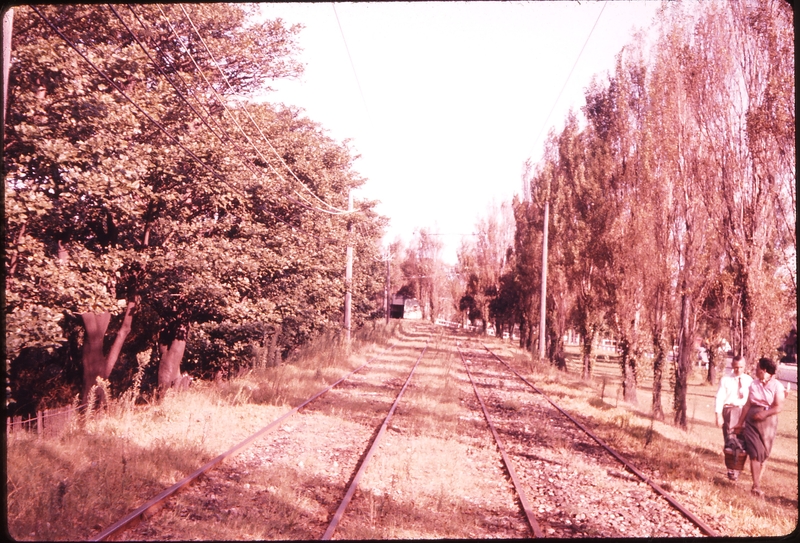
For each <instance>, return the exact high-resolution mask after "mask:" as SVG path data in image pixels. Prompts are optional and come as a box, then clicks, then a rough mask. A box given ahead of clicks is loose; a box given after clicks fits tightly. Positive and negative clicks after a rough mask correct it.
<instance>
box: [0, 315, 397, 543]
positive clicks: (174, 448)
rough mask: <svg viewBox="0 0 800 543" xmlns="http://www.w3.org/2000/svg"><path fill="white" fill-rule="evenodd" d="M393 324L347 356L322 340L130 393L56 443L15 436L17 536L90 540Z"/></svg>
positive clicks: (12, 513)
mask: <svg viewBox="0 0 800 543" xmlns="http://www.w3.org/2000/svg"><path fill="white" fill-rule="evenodd" d="M392 324H393V325H392V326H390V327H388V328H386V327H384V326H381V325H375V326H373V325H369V326H368V327H365V328H364V329H362V330H361V331H359V333H357V334H355V337H354V339H353V342H352V344H351V346H350V348H349V349H347V348H345V346H343V345H342V344H341V342H339V341H338V340H337V339H336V338H334V337H323V338H321V339H320V341H318V342H316V343H315V344H312V345H310V346H308V347H307V348H306V349H304V351H303V352H302V353H299V355H298V356H295V357H293V359H291V360H290V361H289V362H288V363H284V364H282V365H280V366H278V367H274V368H267V369H263V370H258V371H251V372H248V373H246V374H244V375H241V376H239V377H237V378H235V379H232V380H230V381H225V382H219V383H210V382H199V383H195V384H194V385H193V386H192V388H191V389H189V390H187V391H183V392H179V393H175V392H172V391H170V392H168V393H167V394H166V395H165V396H164V397H163V398H162V399H161V400H159V401H158V402H156V403H152V404H146V405H138V406H134V404H133V398H134V397H135V396H136V395H137V394H135V393H134V392H135V391H129V392H130V393H126V394H124V395H123V396H122V397H120V398H119V399H118V400H117V401H112V402H111V403H110V404H109V406H108V408H107V409H105V410H103V411H101V412H99V413H94V414H93V416H91V417H89V418H87V419H83V418H81V419H76V422H75V424H73V425H72V427H71V428H70V429H69V430H68V431H66V432H65V433H63V434H62V435H60V436H58V437H53V438H39V437H38V436H36V434H34V433H29V434H26V433H14V434H12V435H10V436H8V439H7V441H6V453H7V481H8V482H7V515H8V517H7V518H8V529H9V534H10V535H11V536H12V537H13V538H14V539H17V540H35V541H42V540H73V541H74V540H83V539H87V538H89V537H91V536H92V535H93V534H95V533H97V532H99V531H100V530H101V529H102V528H105V527H107V526H109V525H110V524H112V523H113V522H115V521H116V520H118V519H119V518H121V517H122V516H123V515H124V514H126V513H128V512H129V511H131V510H133V509H135V508H136V507H138V506H139V505H141V504H142V503H144V502H145V501H146V500H148V499H150V498H152V497H153V496H154V495H155V494H157V493H158V492H160V491H162V490H164V489H165V488H167V487H169V486H171V485H173V484H174V483H176V482H177V481H179V480H180V479H182V478H183V477H185V476H186V475H188V474H189V473H191V472H192V471H194V470H195V469H197V468H198V467H199V466H200V465H202V464H203V463H205V462H207V461H208V460H210V459H212V458H214V457H215V456H217V455H219V454H220V453H222V452H224V451H226V450H228V449H229V448H231V447H233V446H234V445H236V444H237V443H239V442H241V441H242V440H243V439H245V438H246V437H247V436H249V435H251V434H253V433H254V432H256V431H257V430H259V429H260V428H262V427H264V426H266V425H267V424H268V423H270V422H272V421H273V420H275V419H276V418H278V417H279V416H280V415H282V414H283V413H285V412H286V411H288V410H289V409H290V407H293V406H295V405H297V404H298V403H299V402H300V401H302V400H304V399H306V398H308V397H309V396H311V395H312V394H314V393H315V392H318V391H319V390H321V389H322V388H324V387H325V386H326V385H328V384H330V383H331V382H333V381H334V380H335V379H337V378H339V377H341V376H342V375H343V374H345V373H346V372H348V371H350V370H351V369H354V368H356V367H358V366H359V365H361V364H363V363H364V361H366V360H367V359H368V357H370V356H372V355H374V354H375V353H377V352H378V351H380V350H382V349H384V348H385V343H386V341H387V340H389V339H390V338H391V337H392V336H393V335H395V336H396V335H397V334H398V331H397V330H396V326H394V323H392ZM281 486H286V487H289V486H291V485H290V484H289V483H287V484H286V485H281ZM223 539H225V538H223Z"/></svg>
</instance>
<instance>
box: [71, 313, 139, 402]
mask: <svg viewBox="0 0 800 543" xmlns="http://www.w3.org/2000/svg"><path fill="white" fill-rule="evenodd" d="M135 307H136V303H135V302H128V305H127V307H126V308H125V315H124V317H123V318H122V325H121V326H120V328H119V331H118V332H117V336H116V337H115V338H114V343H113V344H112V345H111V349H110V350H109V352H108V355H103V340H104V338H105V335H106V330H107V329H108V323H109V322H110V321H111V313H109V312H108V311H106V312H104V313H100V314H96V313H82V314H81V319H82V320H83V327H84V330H85V334H84V338H83V354H82V360H81V362H82V365H83V401H84V402H86V401H87V399H88V397H89V390H90V389H91V388H92V387H93V386H94V385H95V384H96V383H97V378H98V377H102V378H103V379H108V377H109V375H111V370H112V369H114V364H116V363H117V360H118V359H119V353H120V352H121V351H122V344H123V343H125V339H127V337H128V334H130V332H131V323H132V322H133V310H134V308H135ZM101 390H102V389H101ZM100 394H103V393H102V392H100ZM98 400H99V401H100V402H101V403H104V402H105V401H106V400H107V398H105V397H98Z"/></svg>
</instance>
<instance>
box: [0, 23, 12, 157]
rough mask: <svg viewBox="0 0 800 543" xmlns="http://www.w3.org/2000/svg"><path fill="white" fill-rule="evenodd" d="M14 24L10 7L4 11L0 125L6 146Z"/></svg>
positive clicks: (2, 138) (2, 139)
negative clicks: (9, 72) (7, 105)
mask: <svg viewBox="0 0 800 543" xmlns="http://www.w3.org/2000/svg"><path fill="white" fill-rule="evenodd" d="M13 26H14V8H9V9H8V10H7V11H6V12H5V13H3V56H2V59H0V60H2V76H3V110H2V112H0V125H2V134H0V136H2V137H1V138H0V141H2V142H3V148H5V137H6V102H7V101H8V69H9V66H11V30H12V28H13Z"/></svg>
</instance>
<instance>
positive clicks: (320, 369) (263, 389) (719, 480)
mask: <svg viewBox="0 0 800 543" xmlns="http://www.w3.org/2000/svg"><path fill="white" fill-rule="evenodd" d="M392 324H393V326H392V327H390V328H388V329H387V328H384V327H383V326H382V325H381V324H377V325H375V326H372V325H370V327H369V328H368V329H364V330H362V331H361V332H360V333H359V334H357V335H356V337H355V338H354V341H353V343H352V345H351V347H350V349H347V348H345V346H344V345H342V344H341V343H340V342H339V341H338V340H337V339H336V338H335V337H326V338H321V339H320V341H318V342H317V343H316V344H314V345H312V346H309V347H308V348H307V349H305V350H304V351H303V352H302V353H298V354H297V355H296V356H295V357H293V358H292V359H291V360H289V361H287V363H285V364H283V365H280V366H277V367H273V368H266V369H262V370H257V371H251V372H249V373H246V374H244V375H241V376H239V377H237V378H236V379H232V380H231V381H225V382H220V383H196V384H195V385H194V386H193V387H192V388H191V389H190V390H188V391H184V392H181V393H169V394H167V395H166V396H165V397H164V398H162V399H161V400H160V401H159V402H157V403H152V404H146V405H138V406H134V405H133V402H132V401H131V398H132V396H133V395H132V394H130V395H128V396H126V397H125V398H124V399H120V400H119V401H117V402H113V403H112V404H111V405H110V406H109V408H108V409H107V410H105V411H103V412H101V413H97V414H96V415H95V416H94V417H92V418H91V419H90V420H87V421H84V422H82V423H78V424H75V425H74V426H73V427H72V428H71V429H70V430H69V431H67V432H66V433H64V434H63V435H61V436H60V437H57V438H41V439H40V438H38V437H37V436H36V435H34V434H31V435H26V434H14V435H12V436H9V439H8V441H7V504H8V508H7V514H8V526H9V531H10V535H11V536H12V537H14V538H15V539H18V540H83V539H87V538H88V537H91V536H92V535H93V534H95V533H97V532H98V531H100V530H101V529H102V528H105V527H107V526H109V525H110V524H111V523H112V522H114V521H116V520H118V519H119V518H120V517H121V516H122V515H124V514H125V513H127V512H128V511H130V510H132V509H134V508H135V507H137V506H139V505H141V504H142V503H143V502H144V501H145V500H147V499H149V498H151V497H152V496H154V495H155V494H157V493H158V492H160V491H161V490H163V489H164V488H166V487H168V486H170V485H171V484H173V483H175V482H176V481H178V480H180V479H181V478H183V477H184V476H186V475H187V474H188V473H190V472H191V471H193V470H194V469H196V468H197V467H198V466H199V465H201V464H202V463H204V462H205V461H207V460H210V459H211V458H213V457H215V456H216V455H218V454H220V453H221V452H224V451H226V450H228V449H229V448H230V447H232V446H233V445H235V444H237V443H239V442H240V441H241V440H243V439H244V438H246V437H247V436H249V435H251V434H252V433H254V432H255V431H257V430H258V429H260V428H262V427H264V426H265V425H266V424H268V423H270V422H272V421H273V420H275V419H276V418H278V417H279V416H280V415H282V414H283V413H285V412H286V411H288V410H289V409H290V408H291V407H294V406H296V405H298V404H299V403H300V401H302V400H304V399H306V398H308V397H309V396H311V395H312V394H314V393H316V392H318V391H319V390H321V389H322V388H324V387H325V386H327V385H328V384H330V383H332V382H333V381H334V380H335V379H338V378H339V377H341V376H342V375H344V374H346V373H347V372H349V371H351V370H352V369H354V368H356V367H358V366H360V365H362V364H363V363H364V362H365V361H367V360H368V359H369V358H371V357H372V356H373V355H375V354H376V353H378V352H380V351H381V350H383V349H384V348H385V346H386V343H387V342H390V341H391V342H402V343H403V346H404V347H403V349H404V350H403V354H401V353H399V352H396V353H392V356H390V357H382V358H387V359H388V361H387V362H386V365H385V367H383V369H379V370H377V371H379V372H384V373H385V375H387V376H388V375H389V373H388V372H390V371H391V368H392V364H394V365H396V366H397V367H398V368H399V367H400V366H403V367H408V364H409V361H408V360H407V359H406V357H404V356H403V355H404V354H406V353H408V352H411V350H410V349H411V348H417V347H420V348H421V347H422V345H423V344H424V341H425V339H426V338H425V337H424V335H422V334H421V332H417V331H415V329H414V326H412V325H410V324H409V323H401V324H400V325H399V326H398V325H397V323H394V322H393V323H392ZM451 341H452V340H451V339H447V338H446V337H442V336H434V338H432V340H431V341H430V344H429V351H428V354H426V356H425V358H423V360H422V362H421V363H420V366H419V368H418V369H417V372H418V375H417V376H416V377H415V378H414V379H413V380H412V382H411V385H410V386H409V388H408V389H407V391H406V396H405V399H404V401H403V402H402V403H401V404H400V407H399V408H398V410H397V412H396V413H395V418H394V419H393V422H392V425H391V428H390V430H389V432H388V433H387V434H386V438H385V441H386V442H385V443H384V444H383V445H381V450H380V451H379V454H376V455H375V457H373V460H372V464H371V465H370V466H369V468H368V469H367V472H366V474H365V477H364V479H362V481H361V485H360V486H359V491H358V492H357V494H356V498H355V499H354V501H353V503H352V504H351V506H350V507H351V509H348V515H347V516H346V517H347V519H349V520H347V521H345V522H343V524H342V525H341V526H340V529H339V530H337V537H358V538H374V539H405V538H418V537H437V535H436V534H442V535H440V537H442V536H444V534H446V536H447V537H462V538H472V537H476V536H479V537H483V536H485V534H486V533H494V531H493V530H494V527H493V526H490V525H488V524H486V522H487V521H486V519H484V518H483V516H482V511H486V510H489V509H491V510H493V511H495V512H498V513H497V514H498V515H500V516H502V515H505V514H508V516H509V518H510V516H511V515H515V514H518V506H517V505H516V504H515V503H513V502H510V501H509V498H508V495H507V494H504V493H503V492H505V491H504V490H503V489H502V488H501V486H502V484H504V483H502V484H501V485H498V484H497V483H498V482H499V481H503V480H504V477H503V474H502V471H501V469H500V467H499V465H498V463H497V457H496V449H495V447H494V444H493V442H492V441H491V436H490V435H489V434H488V433H487V432H486V431H485V427H484V426H485V423H484V422H483V420H482V418H481V417H479V416H478V415H477V414H475V413H473V412H472V411H471V410H470V409H467V408H466V407H465V404H464V403H463V400H464V399H465V398H469V397H471V396H472V391H471V386H470V385H469V382H468V381H466V380H465V379H466V378H465V376H464V374H463V369H462V366H461V360H460V358H459V357H458V355H457V354H455V353H454V352H453V351H452V349H451V345H452V344H451V343H450V342H451ZM487 341H488V342H489V344H490V346H491V347H492V348H495V347H497V348H498V350H499V352H500V354H501V355H504V356H505V357H507V358H506V359H507V360H510V361H511V362H510V363H511V364H512V366H514V367H515V368H517V369H518V371H520V373H522V374H523V375H525V376H526V377H528V378H529V379H530V380H531V381H532V382H534V383H535V384H536V385H537V386H538V387H539V388H541V389H542V390H543V391H544V392H545V393H546V394H548V395H549V396H550V397H551V398H552V399H553V400H554V401H557V402H558V403H559V404H560V405H561V406H562V407H563V408H565V409H566V410H567V411H569V412H570V413H573V414H576V415H577V416H579V417H580V418H581V420H583V421H585V423H586V424H587V425H589V426H590V427H591V428H592V429H594V430H595V431H596V433H597V434H598V435H599V436H600V437H601V438H602V439H604V440H605V441H606V442H607V443H609V445H611V446H612V447H615V448H617V449H618V450H620V451H621V452H622V453H623V454H624V455H625V456H626V457H627V458H629V459H630V460H631V461H632V462H633V463H634V464H635V465H636V466H637V467H638V468H640V469H642V470H643V471H645V472H646V473H648V474H650V475H651V476H652V477H654V478H655V479H656V480H657V481H659V482H660V483H663V486H664V487H665V488H667V489H668V490H669V491H670V492H672V493H674V495H675V497H676V498H677V499H678V500H679V501H681V502H682V503H685V504H686V505H687V506H688V507H690V508H691V509H693V510H694V511H696V512H697V513H698V514H699V515H700V516H701V517H702V518H707V519H714V520H715V521H716V522H718V524H719V525H721V526H724V527H725V530H726V531H725V535H729V536H742V537H745V536H781V535H786V534H789V533H791V532H792V531H794V529H795V527H796V525H797V517H798V515H797V497H798V490H797V489H798V479H797V475H798V473H797V454H798V451H797V433H798V432H797V422H798V421H797V395H796V392H795V391H792V394H790V396H789V398H788V400H787V402H786V406H785V408H784V411H783V413H781V415H780V416H779V436H778V439H777V440H776V443H775V446H774V449H773V453H772V456H771V458H770V460H769V461H768V463H767V469H766V472H765V475H764V478H763V481H762V487H763V488H764V490H765V492H766V494H767V498H766V500H760V499H754V498H753V497H751V496H750V494H749V488H750V472H749V467H748V468H745V471H744V473H742V478H741V479H740V482H739V483H738V485H733V484H731V483H729V482H728V481H727V479H726V478H725V467H724V464H723V459H722V453H721V450H720V449H721V447H722V443H721V441H722V439H721V431H720V430H719V429H717V428H716V427H715V425H714V422H713V421H714V417H713V395H714V392H715V389H714V388H713V387H710V386H707V385H704V384H702V376H701V375H699V374H698V375H694V376H693V377H692V380H691V382H690V384H691V386H690V392H689V415H690V417H691V419H690V422H689V428H688V429H687V430H686V431H684V430H681V429H679V428H676V427H675V426H673V425H671V424H669V421H670V420H671V417H672V413H671V410H670V407H671V391H670V390H665V391H664V395H663V398H662V404H663V405H664V407H665V409H666V411H667V412H666V420H667V422H661V421H654V420H652V419H651V417H650V416H649V411H650V401H651V398H650V395H651V390H652V389H651V384H650V382H649V381H648V380H647V378H646V377H645V378H643V379H642V380H641V382H640V384H639V404H638V405H629V404H627V403H625V402H623V401H622V400H621V389H620V384H619V376H618V374H619V369H618V368H617V366H616V365H615V364H614V363H612V362H610V361H600V362H598V363H597V365H596V367H595V376H596V377H595V379H594V380H593V381H591V382H588V383H587V382H583V381H581V380H580V372H579V371H577V366H575V365H573V363H572V362H571V365H570V371H569V372H568V373H566V374H564V373H562V372H559V371H557V370H555V369H554V368H552V367H551V366H549V365H548V364H540V363H537V362H532V361H531V358H530V356H529V355H528V354H525V353H520V352H519V351H518V350H517V349H514V348H513V347H512V346H511V345H510V344H509V343H507V342H505V343H503V342H501V341H499V340H492V339H488V340H487ZM405 371H407V370H405ZM382 375H383V374H382ZM381 378H383V377H382V376H381ZM665 385H666V383H665ZM523 404H524V402H520V401H519V400H518V399H517V398H510V399H508V400H506V404H505V405H504V407H505V408H506V409H509V410H511V411H512V412H513V411H515V410H519V409H520V406H521V405H523ZM345 412H346V407H337V408H335V409H333V410H330V411H328V412H326V413H317V414H313V415H312V414H309V415H304V417H317V418H318V419H319V420H316V419H313V420H312V419H309V420H310V422H309V424H310V425H312V427H315V428H317V429H325V428H328V427H330V428H338V429H339V430H337V432H340V433H341V435H338V436H334V435H333V434H331V435H318V436H316V437H317V438H318V439H320V440H321V441H322V440H324V439H328V440H330V441H331V442H338V443H340V444H341V443H342V441H341V439H342V436H346V439H348V440H349V439H352V440H357V439H363V436H362V435H361V434H364V433H365V432H366V433H367V434H368V433H369V432H370V430H368V429H365V428H364V427H363V426H362V425H360V424H358V423H357V421H353V420H351V419H349V415H345ZM298 431H299V430H298ZM330 432H334V430H330ZM337 440H339V441H337ZM552 445H553V446H554V449H558V440H557V439H554V440H553V443H552ZM320 449H324V447H322V446H320ZM320 452H321V451H312V450H309V451H307V452H304V453H302V454H300V455H299V456H292V457H291V458H289V457H287V458H285V459H283V460H282V461H281V463H280V464H277V463H275V464H273V465H272V467H269V466H265V467H263V468H259V467H256V468H253V469H251V470H250V471H248V472H247V473H241V474H239V475H237V477H240V480H239V482H241V483H243V484H247V485H250V489H251V490H252V491H253V492H256V493H257V494H258V495H259V496H261V497H264V500H265V501H264V502H263V503H264V504H265V505H264V508H265V509H264V515H263V516H261V517H250V516H246V515H242V514H240V513H239V511H244V510H246V509H247V507H248V503H249V500H250V497H248V494H246V493H245V494H237V493H225V489H224V488H220V489H217V490H218V491H215V492H217V494H220V495H221V494H222V493H225V496H226V500H227V501H226V505H225V510H224V511H220V510H217V511H216V512H214V513H213V515H217V516H218V517H219V518H215V517H212V520H216V521H217V522H211V523H207V522H206V523H202V526H203V528H202V530H200V529H197V530H196V531H194V532H193V531H191V530H192V528H191V526H192V523H186V524H184V525H188V526H189V528H188V530H189V531H186V532H185V533H181V536H180V537H181V538H185V539H205V540H230V539H252V540H258V539H298V538H304V537H307V536H308V535H307V534H308V533H309V532H308V531H307V530H308V525H309V523H316V524H319V525H321V526H324V524H325V523H326V522H327V520H328V510H327V509H326V507H330V504H328V505H327V506H326V505H324V504H325V503H328V502H331V503H333V500H335V499H336V496H337V495H338V496H340V494H336V492H334V491H331V492H330V496H329V497H325V496H319V495H316V494H314V492H315V491H313V490H312V489H311V483H309V485H305V486H304V485H301V484H298V481H303V480H306V479H308V477H310V481H311V482H312V483H314V484H320V485H321V486H322V487H326V485H327V487H328V488H332V483H331V481H333V480H334V479H335V477H337V476H338V477H341V474H343V473H346V470H347V469H350V468H349V467H346V466H343V465H341V464H339V465H338V466H336V465H335V464H334V459H335V458H337V457H326V456H325V455H324V454H320ZM323 452H324V451H323ZM555 453H558V451H557V450H555V451H554V454H555ZM338 458H340V461H341V458H342V457H338ZM276 462H277V460H276ZM226 464H227V463H226ZM276 466H279V467H280V469H275V467H276ZM486 473H490V474H494V475H490V476H489V477H488V478H487V477H486ZM309 474H310V475H309ZM231 477H233V475H232V476H231ZM304 478H306V479H304ZM487 479H488V480H487ZM235 482H236V481H235V480H234V479H231V482H230V484H231V485H233V484H235ZM181 496H182V494H180V495H178V497H177V498H176V499H175V501H174V506H171V507H170V508H168V509H166V510H164V511H163V512H162V514H161V515H159V516H157V517H155V518H154V519H152V521H151V522H153V523H158V524H159V525H161V526H170V525H171V524H170V523H176V522H178V521H179V520H180V519H184V522H185V520H186V519H185V518H184V517H183V516H182V515H185V514H186V509H185V508H186V507H187V505H186V503H188V502H185V501H184V499H183V498H182V497H181ZM208 499H209V500H211V496H209V497H208ZM326 500H327V501H326ZM507 502H508V503H507ZM209 509H210V510H213V509H214V508H209ZM351 512H354V513H356V514H355V515H353V516H352V518H351V516H350V514H351ZM209 514H212V513H209ZM267 517H269V518H272V519H277V520H276V522H278V523H279V524H266V523H265V522H264V519H265V518H267ZM353 519H360V520H358V521H355V520H353ZM190 520H191V519H190ZM209 526H210V528H209ZM323 529H324V528H323ZM503 533H510V532H503ZM524 535H525V534H524V533H521V534H519V535H516V536H515V535H513V534H511V535H509V536H510V537H522V536H524Z"/></svg>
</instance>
